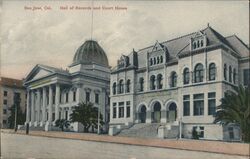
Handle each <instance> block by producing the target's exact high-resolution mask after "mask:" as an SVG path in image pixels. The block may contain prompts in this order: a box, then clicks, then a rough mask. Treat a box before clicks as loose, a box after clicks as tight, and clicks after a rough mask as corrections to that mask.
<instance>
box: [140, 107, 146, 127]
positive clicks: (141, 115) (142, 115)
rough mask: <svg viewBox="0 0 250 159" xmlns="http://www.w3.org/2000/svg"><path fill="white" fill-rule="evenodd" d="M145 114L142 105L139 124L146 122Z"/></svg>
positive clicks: (144, 108)
mask: <svg viewBox="0 0 250 159" xmlns="http://www.w3.org/2000/svg"><path fill="white" fill-rule="evenodd" d="M146 112H147V108H146V106H145V105H142V106H141V109H140V113H139V119H140V121H141V123H145V122H146Z"/></svg>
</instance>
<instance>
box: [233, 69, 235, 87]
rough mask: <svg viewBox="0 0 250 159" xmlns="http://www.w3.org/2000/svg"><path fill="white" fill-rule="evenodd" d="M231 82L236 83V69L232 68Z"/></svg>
mask: <svg viewBox="0 0 250 159" xmlns="http://www.w3.org/2000/svg"><path fill="white" fill-rule="evenodd" d="M233 82H234V84H235V83H236V69H235V68H234V73H233Z"/></svg>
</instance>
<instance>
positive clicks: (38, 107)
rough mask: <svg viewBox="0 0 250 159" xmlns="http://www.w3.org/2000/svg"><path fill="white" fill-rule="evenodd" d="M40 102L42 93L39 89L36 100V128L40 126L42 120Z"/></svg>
mask: <svg viewBox="0 0 250 159" xmlns="http://www.w3.org/2000/svg"><path fill="white" fill-rule="evenodd" d="M40 100H41V92H40V90H39V89H38V90H37V98H36V112H37V116H36V122H35V123H36V126H37V125H38V124H39V120H40V109H41V106H40V104H41V103H40Z"/></svg>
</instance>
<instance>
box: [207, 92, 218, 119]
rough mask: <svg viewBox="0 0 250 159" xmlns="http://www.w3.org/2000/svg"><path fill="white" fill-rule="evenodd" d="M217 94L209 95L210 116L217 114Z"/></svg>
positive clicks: (211, 93)
mask: <svg viewBox="0 0 250 159" xmlns="http://www.w3.org/2000/svg"><path fill="white" fill-rule="evenodd" d="M215 96H216V93H215V92H210V93H208V115H214V114H215V112H216V100H215Z"/></svg>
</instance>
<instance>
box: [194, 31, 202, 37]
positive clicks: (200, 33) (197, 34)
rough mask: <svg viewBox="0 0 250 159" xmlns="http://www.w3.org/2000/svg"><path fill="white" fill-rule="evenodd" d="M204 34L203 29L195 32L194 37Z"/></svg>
mask: <svg viewBox="0 0 250 159" xmlns="http://www.w3.org/2000/svg"><path fill="white" fill-rule="evenodd" d="M203 35H204V34H203V33H202V32H201V31H197V32H196V33H195V34H194V36H193V38H199V37H202V36H203Z"/></svg>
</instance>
